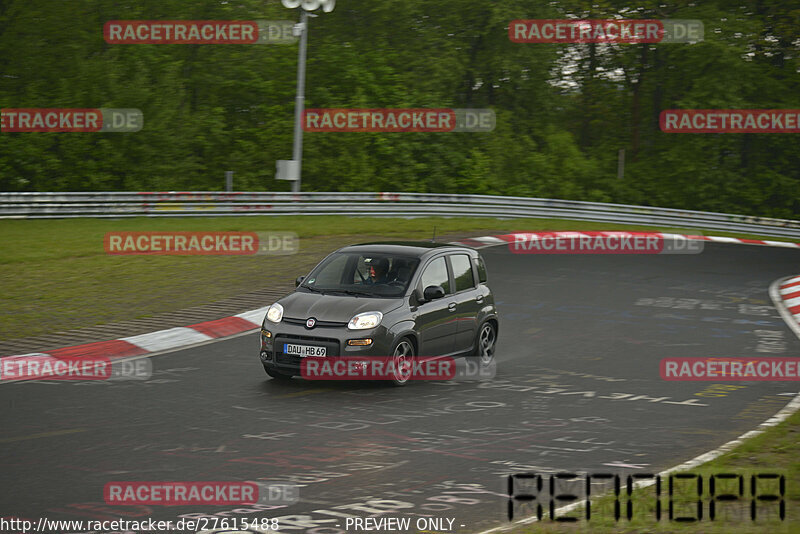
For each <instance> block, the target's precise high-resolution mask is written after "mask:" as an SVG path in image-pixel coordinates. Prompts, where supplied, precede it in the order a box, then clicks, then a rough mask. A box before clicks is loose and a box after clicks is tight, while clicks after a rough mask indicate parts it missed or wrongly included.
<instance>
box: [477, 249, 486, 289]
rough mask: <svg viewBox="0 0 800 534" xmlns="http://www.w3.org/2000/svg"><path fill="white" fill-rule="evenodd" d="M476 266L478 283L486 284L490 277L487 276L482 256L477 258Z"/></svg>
mask: <svg viewBox="0 0 800 534" xmlns="http://www.w3.org/2000/svg"><path fill="white" fill-rule="evenodd" d="M475 266H476V267H477V268H478V281H480V283H484V282H486V280H487V278H488V276H487V275H486V264H485V263H483V258H481V257H480V256H478V257H477V258H475Z"/></svg>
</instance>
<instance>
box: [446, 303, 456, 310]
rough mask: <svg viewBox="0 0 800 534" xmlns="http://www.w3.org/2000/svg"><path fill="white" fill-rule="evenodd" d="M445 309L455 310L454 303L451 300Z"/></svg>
mask: <svg viewBox="0 0 800 534" xmlns="http://www.w3.org/2000/svg"><path fill="white" fill-rule="evenodd" d="M447 309H448V310H450V311H451V312H453V311H456V303H455V302H451V303H450V304H448V305H447Z"/></svg>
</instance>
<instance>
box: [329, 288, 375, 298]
mask: <svg viewBox="0 0 800 534" xmlns="http://www.w3.org/2000/svg"><path fill="white" fill-rule="evenodd" d="M328 291H329V292H330V293H344V294H345V295H355V296H362V297H371V296H373V294H372V293H369V292H367V291H354V290H352V289H329V290H328Z"/></svg>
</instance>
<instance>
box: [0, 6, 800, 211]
mask: <svg viewBox="0 0 800 534" xmlns="http://www.w3.org/2000/svg"><path fill="white" fill-rule="evenodd" d="M570 16H580V17H586V18H612V17H615V16H624V17H626V18H673V19H674V18H693V19H700V20H702V21H703V22H704V24H705V36H706V38H705V41H704V42H702V43H697V44H658V45H643V44H636V45H605V46H601V45H588V44H581V45H555V44H552V45H543V44H515V43H512V42H510V41H509V39H508V35H507V27H508V23H509V22H510V21H511V20H513V19H518V18H523V19H526V18H567V17H570ZM296 18H297V13H296V12H292V11H290V10H287V9H285V8H283V7H282V6H281V5H280V3H279V2H278V1H277V0H258V1H256V0H228V1H226V2H220V1H217V2H188V1H185V0H162V1H158V2H155V1H151V0H147V1H139V2H119V1H112V0H73V1H69V2H53V1H52V0H0V107H3V108H19V107H96V108H99V107H119V108H139V109H141V110H142V111H143V112H144V117H145V127H144V129H142V130H141V131H140V132H138V133H129V134H110V133H109V134H75V133H71V134H64V133H62V134H42V133H36V134H31V133H28V134H22V133H0V189H1V190H4V191H103V190H105V191H108V190H220V189H222V188H223V187H224V171H225V170H229V169H231V170H234V171H235V173H236V174H235V182H234V183H235V189H237V190H278V191H280V190H287V189H288V187H289V184H288V183H286V182H281V181H276V180H275V179H274V173H275V161H276V160H278V159H290V157H291V150H292V127H293V113H294V94H295V77H296V66H297V46H296V45H261V46H258V45H109V44H106V43H105V42H104V40H103V34H102V29H103V24H104V23H105V22H106V21H108V20H115V19H121V20H129V19H145V20H153V19H167V20H175V19H184V20H208V19H223V20H253V19H273V20H277V19H296ZM799 33H800V7H798V4H797V3H796V1H795V2H792V1H790V0H776V1H774V2H764V1H763V0H760V1H756V0H753V1H746V0H741V1H734V2H728V1H725V2H723V1H717V2H713V1H712V2H700V3H696V2H694V3H693V2H686V1H679V2H676V3H675V4H672V5H669V6H667V5H664V4H662V3H660V2H655V1H653V0H641V3H638V4H631V3H628V2H624V1H616V0H606V1H603V2H600V3H598V2H595V1H580V0H577V1H561V2H533V1H529V0H503V1H488V0H448V1H445V2H435V3H431V2H427V1H422V0H381V1H374V0H372V1H367V0H339V2H338V5H337V6H336V9H335V11H334V12H333V13H327V14H322V13H321V14H320V16H319V17H317V18H313V19H311V24H310V34H309V36H310V37H309V56H308V57H309V62H308V82H307V92H306V106H307V107H309V108H311V107H359V108H370V107H372V108H377V107H387V108H399V107H414V108H419V107H433V108H436V107H453V108H467V107H473V108H481V107H491V108H493V109H494V110H495V111H496V113H497V128H496V130H495V131H494V132H492V133H490V134H478V133H460V134H450V133H438V134H437V133H395V134H376V133H306V134H305V136H304V144H305V147H304V159H303V165H304V167H303V190H304V191H348V190H356V191H418V192H461V193H480V194H503V195H523V196H538V197H553V198H565V199H580V200H592V201H603V202H621V203H635V204H647V205H658V206H665V207H680V208H690V209H702V210H712V211H727V212H744V213H750V214H757V215H767V216H776V217H789V218H797V217H798V216H800V170H799V169H800V165H799V164H798V163H800V161H799V159H800V158H798V152H800V151H798V147H800V145H799V144H798V137H797V134H748V135H739V134H715V135H708V134H665V133H663V132H661V131H660V130H659V126H658V115H659V112H660V111H661V110H662V109H670V108H789V109H798V108H800V74H798V69H800V60H799V59H798V57H799V54H798V53H799V52H800V51H799V50H798V44H797V43H798V42H800V35H798V34H799ZM567 71H571V72H567ZM623 148H624V149H625V150H626V153H627V161H626V172H625V177H624V178H623V179H622V180H619V179H618V178H617V152H618V150H619V149H623Z"/></svg>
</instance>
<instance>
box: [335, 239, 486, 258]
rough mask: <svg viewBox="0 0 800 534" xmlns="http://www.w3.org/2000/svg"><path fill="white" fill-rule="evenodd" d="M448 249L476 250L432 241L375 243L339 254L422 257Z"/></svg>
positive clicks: (345, 248) (349, 247) (346, 249)
mask: <svg viewBox="0 0 800 534" xmlns="http://www.w3.org/2000/svg"><path fill="white" fill-rule="evenodd" d="M446 249H451V250H452V251H453V252H455V251H459V252H474V250H475V249H472V248H469V247H466V246H464V245H457V244H451V243H432V242H430V241H375V242H372V243H359V244H357V245H350V246H347V247H343V248H340V249H339V250H338V251H337V252H367V253H372V254H378V253H383V254H398V255H404V256H416V257H422V256H426V255H432V254H433V253H435V252H445V251H446Z"/></svg>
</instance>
